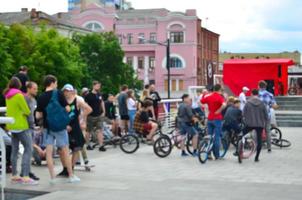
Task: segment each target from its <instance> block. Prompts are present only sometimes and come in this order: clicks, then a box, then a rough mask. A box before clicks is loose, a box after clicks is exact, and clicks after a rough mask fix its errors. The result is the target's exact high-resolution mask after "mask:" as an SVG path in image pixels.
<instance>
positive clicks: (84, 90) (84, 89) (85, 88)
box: [81, 87, 89, 94]
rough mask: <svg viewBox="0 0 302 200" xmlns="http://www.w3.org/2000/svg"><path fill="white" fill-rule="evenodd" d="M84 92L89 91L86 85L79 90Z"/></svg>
mask: <svg viewBox="0 0 302 200" xmlns="http://www.w3.org/2000/svg"><path fill="white" fill-rule="evenodd" d="M85 92H89V89H88V88H87V87H84V88H83V89H82V91H81V94H83V93H85Z"/></svg>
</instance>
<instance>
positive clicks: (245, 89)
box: [242, 86, 250, 91]
mask: <svg viewBox="0 0 302 200" xmlns="http://www.w3.org/2000/svg"><path fill="white" fill-rule="evenodd" d="M242 90H243V91H250V89H249V88H248V87H245V86H244V87H243V88H242Z"/></svg>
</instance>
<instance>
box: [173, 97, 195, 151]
mask: <svg viewBox="0 0 302 200" xmlns="http://www.w3.org/2000/svg"><path fill="white" fill-rule="evenodd" d="M181 98H182V103H181V104H180V105H179V107H178V112H177V127H178V129H179V132H180V134H181V135H182V136H185V135H186V134H191V135H192V136H193V139H192V143H193V149H194V150H193V156H194V157H195V156H198V154H197V142H198V135H197V131H196V129H195V128H194V124H195V122H197V121H198V119H197V118H196V117H195V115H194V112H193V109H192V106H191V104H192V101H191V98H190V97H189V95H188V94H184V95H183V96H182V97H181ZM181 156H188V154H187V153H186V151H185V140H182V141H181Z"/></svg>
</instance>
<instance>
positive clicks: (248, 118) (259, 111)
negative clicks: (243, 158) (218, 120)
mask: <svg viewBox="0 0 302 200" xmlns="http://www.w3.org/2000/svg"><path fill="white" fill-rule="evenodd" d="M258 94H259V92H258V90H257V89H254V90H252V97H251V98H250V99H249V100H248V101H247V103H246V105H245V107H244V109H243V119H244V123H245V125H246V126H245V127H244V129H243V130H242V132H243V135H245V134H247V133H249V132H250V131H252V130H255V131H256V133H257V153H256V157H255V162H259V155H260V152H261V148H262V131H263V130H264V128H265V125H266V122H267V120H268V119H269V118H268V114H267V109H266V107H265V104H264V103H263V102H262V101H261V100H260V99H259V97H258Z"/></svg>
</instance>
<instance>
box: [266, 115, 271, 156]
mask: <svg viewBox="0 0 302 200" xmlns="http://www.w3.org/2000/svg"><path fill="white" fill-rule="evenodd" d="M265 132H266V143H267V149H268V151H269V152H270V151H271V149H272V136H271V123H270V120H268V121H267V122H266V124H265Z"/></svg>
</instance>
